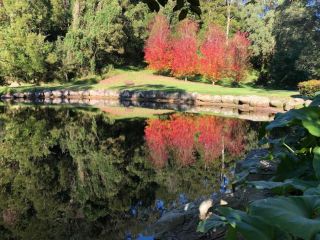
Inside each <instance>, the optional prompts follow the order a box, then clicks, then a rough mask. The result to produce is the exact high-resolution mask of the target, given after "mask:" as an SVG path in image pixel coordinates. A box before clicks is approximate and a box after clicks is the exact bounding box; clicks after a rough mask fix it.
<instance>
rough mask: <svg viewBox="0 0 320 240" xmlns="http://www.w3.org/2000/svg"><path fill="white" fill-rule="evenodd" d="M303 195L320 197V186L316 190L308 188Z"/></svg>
mask: <svg viewBox="0 0 320 240" xmlns="http://www.w3.org/2000/svg"><path fill="white" fill-rule="evenodd" d="M303 195H319V196H320V185H319V186H318V187H314V188H308V189H307V190H306V191H305V192H304V193H303Z"/></svg>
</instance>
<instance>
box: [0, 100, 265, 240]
mask: <svg viewBox="0 0 320 240" xmlns="http://www.w3.org/2000/svg"><path fill="white" fill-rule="evenodd" d="M261 125H262V123H259V122H251V121H247V120H240V119H234V118H222V117H216V116H210V115H199V114H187V113H172V112H170V113H169V112H160V113H157V115H152V116H150V117H148V118H143V117H141V116H135V117H134V116H131V117H127V118H115V117H113V115H112V113H105V112H103V111H100V110H97V109H92V108H75V107H72V108H67V107H59V108H52V107H44V106H11V107H8V106H3V107H0V138H1V141H0V214H1V215H0V239H28V240H29V239H126V236H127V238H128V236H132V237H133V239H134V238H135V237H136V236H137V235H138V234H139V233H141V232H142V231H143V230H144V229H145V227H146V226H148V225H150V224H151V223H153V222H155V221H156V220H157V219H158V218H159V217H161V215H162V214H163V213H164V212H165V211H168V210H170V209H173V208H175V207H177V206H181V205H183V204H185V203H187V202H190V201H194V200H197V199H201V198H203V199H205V198H208V197H210V196H213V195H214V194H216V193H218V192H228V191H229V192H230V191H231V186H230V182H231V181H232V178H233V173H234V168H235V162H236V160H238V159H240V158H241V157H243V155H244V154H245V153H246V152H248V151H249V150H250V149H252V148H255V147H256V146H257V143H258V131H259V129H260V128H261ZM128 239H129V238H128Z"/></svg>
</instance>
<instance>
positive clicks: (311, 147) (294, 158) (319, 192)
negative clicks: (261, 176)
mask: <svg viewBox="0 0 320 240" xmlns="http://www.w3.org/2000/svg"><path fill="white" fill-rule="evenodd" d="M319 103H320V97H317V98H316V99H315V100H314V101H313V103H312V104H311V106H309V107H304V108H302V109H298V110H291V111H289V112H287V113H284V114H278V115H277V116H276V118H275V120H274V121H273V122H271V123H270V124H269V125H268V126H267V128H266V129H267V131H268V132H269V134H270V136H269V137H268V138H267V139H266V140H267V141H268V143H269V144H270V155H271V157H272V160H271V161H277V164H278V167H277V171H276V174H275V176H274V177H273V178H272V179H270V180H269V181H254V182H247V183H248V184H249V185H252V186H254V187H256V188H257V189H269V190H272V191H273V193H274V195H275V196H274V197H271V198H266V199H261V200H257V201H254V202H252V203H251V204H250V205H249V206H248V209H247V210H246V211H239V210H234V209H231V208H218V209H217V212H216V213H215V214H213V215H212V216H211V217H210V218H209V219H207V220H205V221H203V222H201V223H200V224H199V226H198V231H201V232H207V231H209V230H211V229H213V228H217V227H221V226H227V228H228V231H227V237H228V239H237V236H238V234H240V235H241V236H243V237H244V238H245V239H249V240H251V239H252V240H253V239H296V238H299V239H310V240H311V239H318V238H319V237H320V211H319V209H320V108H319Z"/></svg>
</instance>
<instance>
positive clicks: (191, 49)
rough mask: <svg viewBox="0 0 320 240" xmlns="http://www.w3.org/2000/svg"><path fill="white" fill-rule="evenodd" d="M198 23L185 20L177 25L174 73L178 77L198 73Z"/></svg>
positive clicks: (173, 57) (174, 44)
mask: <svg viewBox="0 0 320 240" xmlns="http://www.w3.org/2000/svg"><path fill="white" fill-rule="evenodd" d="M197 31H198V25H197V23H195V22H194V21H191V20H188V19H186V20H183V21H182V22H180V23H179V24H178V26H177V33H176V36H175V37H174V38H173V39H172V66H171V68H172V73H173V75H175V76H177V77H186V78H187V76H191V75H193V74H195V73H196V70H197V69H196V67H197V62H198V55H197Z"/></svg>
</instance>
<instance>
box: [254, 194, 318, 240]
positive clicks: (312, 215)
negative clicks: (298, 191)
mask: <svg viewBox="0 0 320 240" xmlns="http://www.w3.org/2000/svg"><path fill="white" fill-rule="evenodd" d="M319 209H320V196H299V197H279V198H267V199H263V200H258V201H255V202H253V203H252V204H251V206H250V212H249V213H250V215H254V216H260V217H262V218H263V219H264V220H265V221H267V222H268V223H270V224H272V225H274V226H277V227H279V228H281V229H282V230H284V231H286V232H288V233H290V234H292V235H293V236H295V237H299V238H302V239H306V240H308V239H313V238H314V237H315V236H316V234H318V233H320V217H319Z"/></svg>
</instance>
